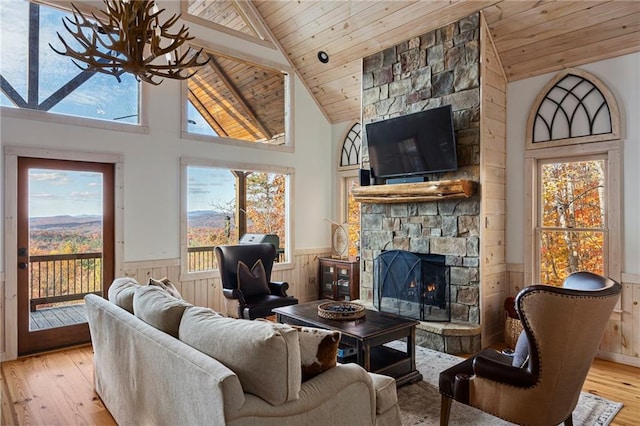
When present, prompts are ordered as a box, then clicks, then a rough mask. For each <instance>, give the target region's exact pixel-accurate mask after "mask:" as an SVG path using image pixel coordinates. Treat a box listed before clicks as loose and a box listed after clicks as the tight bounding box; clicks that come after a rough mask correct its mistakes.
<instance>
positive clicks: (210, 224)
mask: <svg viewBox="0 0 640 426" xmlns="http://www.w3.org/2000/svg"><path fill="white" fill-rule="evenodd" d="M226 217H227V214H226V213H222V212H216V211H212V210H196V211H192V212H189V213H188V214H187V223H188V226H189V228H224V226H225V219H226ZM232 220H233V219H232Z"/></svg>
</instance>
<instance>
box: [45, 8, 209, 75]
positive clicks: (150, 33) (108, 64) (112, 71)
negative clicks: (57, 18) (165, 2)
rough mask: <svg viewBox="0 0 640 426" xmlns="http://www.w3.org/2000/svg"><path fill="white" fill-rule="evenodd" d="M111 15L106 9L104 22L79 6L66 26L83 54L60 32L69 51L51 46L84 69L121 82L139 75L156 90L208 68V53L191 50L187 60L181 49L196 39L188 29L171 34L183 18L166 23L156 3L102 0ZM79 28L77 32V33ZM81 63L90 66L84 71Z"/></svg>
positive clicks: (186, 54) (61, 39) (65, 20)
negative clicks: (127, 76) (204, 56)
mask: <svg viewBox="0 0 640 426" xmlns="http://www.w3.org/2000/svg"><path fill="white" fill-rule="evenodd" d="M102 1H103V2H104V4H105V5H106V8H107V10H106V11H105V10H100V13H101V14H102V15H104V16H103V17H102V16H101V17H102V18H103V19H102V20H100V19H98V17H96V15H95V14H94V13H91V17H92V18H93V19H92V20H89V19H87V17H85V15H83V14H82V12H80V10H78V8H77V7H76V6H75V5H73V4H72V5H71V6H72V7H73V20H72V19H71V18H68V17H67V18H64V19H63V20H62V23H63V24H64V26H65V28H66V29H67V31H68V32H69V33H70V34H71V35H72V36H73V38H74V39H75V40H76V41H77V42H78V43H79V44H80V46H81V49H79V50H75V49H73V48H71V47H70V46H69V44H68V43H67V42H66V41H65V40H64V38H62V36H61V35H60V33H58V38H59V39H60V41H61V42H62V44H63V45H64V47H65V50H64V51H60V50H57V49H56V48H54V47H53V46H52V45H51V44H49V46H50V47H51V48H52V49H53V50H54V51H55V52H56V53H58V54H60V55H65V56H69V57H70V58H71V59H72V61H73V63H74V64H75V65H76V66H77V67H78V68H80V69H82V70H89V71H95V72H100V73H103V74H109V75H113V76H114V77H115V78H116V79H117V80H118V82H120V81H121V80H120V76H121V75H122V74H123V73H125V72H128V73H131V74H133V75H134V76H135V77H136V79H137V80H138V81H140V80H142V81H146V82H147V83H151V84H153V85H158V84H160V83H161V82H162V81H163V80H157V78H171V79H177V80H186V79H188V78H189V77H191V76H193V75H194V74H195V73H196V71H192V70H191V69H192V68H195V67H201V66H203V65H205V64H206V63H207V62H208V61H209V58H207V59H206V60H204V61H202V62H199V59H200V55H201V54H202V48H201V49H200V50H198V51H195V53H194V49H191V48H188V49H187V50H186V51H185V52H184V53H183V54H182V55H180V54H179V53H178V48H179V47H180V46H182V45H183V44H184V43H185V42H186V41H189V40H192V39H193V38H194V37H190V36H189V30H188V28H186V27H185V26H184V25H182V27H181V28H180V30H179V31H178V32H177V33H170V32H169V29H170V27H171V26H173V24H175V23H176V22H177V21H178V19H179V18H180V15H173V16H172V17H171V18H170V19H168V20H167V21H165V22H164V23H163V24H160V21H159V15H160V14H161V13H162V12H163V11H164V9H162V10H158V6H157V5H156V2H155V0H102ZM72 27H73V29H72ZM77 61H79V62H82V63H84V64H85V66H84V67H83V66H82V65H80V64H79V63H78V62H77Z"/></svg>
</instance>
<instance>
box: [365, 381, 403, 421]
mask: <svg viewBox="0 0 640 426" xmlns="http://www.w3.org/2000/svg"><path fill="white" fill-rule="evenodd" d="M369 375H370V376H371V380H373V387H374V388H375V389H376V413H378V414H381V413H384V412H385V411H387V410H388V409H390V408H392V407H393V406H394V405H396V404H397V403H398V393H397V392H396V380H395V379H394V378H393V377H389V376H383V375H382V374H376V373H369Z"/></svg>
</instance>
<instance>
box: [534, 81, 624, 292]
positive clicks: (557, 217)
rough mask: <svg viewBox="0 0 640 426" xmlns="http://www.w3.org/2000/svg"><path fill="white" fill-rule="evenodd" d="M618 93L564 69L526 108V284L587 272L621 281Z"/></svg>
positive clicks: (559, 280) (556, 281)
mask: <svg viewBox="0 0 640 426" xmlns="http://www.w3.org/2000/svg"><path fill="white" fill-rule="evenodd" d="M619 129H620V121H619V114H618V107H617V104H616V101H615V98H614V97H613V95H612V94H611V92H610V91H609V89H608V88H607V87H606V86H605V85H604V84H603V83H602V82H601V81H600V80H599V79H597V78H596V77H595V76H593V75H591V74H589V73H587V72H585V71H583V70H578V69H567V70H565V71H563V72H561V73H559V74H558V75H557V76H556V77H554V78H553V79H552V80H551V81H550V82H549V83H548V84H547V85H546V86H545V87H544V88H543V90H542V91H541V92H540V94H539V95H538V97H537V98H536V101H535V102H534V104H533V106H532V108H531V111H530V113H529V121H528V123H527V140H526V144H527V150H526V152H525V157H526V160H525V169H526V175H525V176H526V182H525V185H526V188H530V190H527V191H526V193H527V201H528V204H529V208H528V209H527V212H526V216H527V217H526V222H525V223H527V224H528V225H527V226H530V228H529V229H528V230H527V232H526V235H525V247H527V250H530V252H529V253H528V255H527V256H526V261H525V282H526V283H529V284H533V283H543V284H551V285H561V284H562V282H563V281H564V279H565V278H566V277H567V276H568V275H569V274H570V273H572V272H576V271H578V270H587V271H591V272H595V273H599V274H603V275H608V276H611V277H612V278H614V279H619V278H620V262H619V259H620V258H621V256H620V253H621V246H622V245H621V237H620V221H621V217H620V211H621V210H622V208H621V187H620V182H621V181H622V179H621V176H622V149H621V148H622V142H621V141H620V140H619V136H618V135H619Z"/></svg>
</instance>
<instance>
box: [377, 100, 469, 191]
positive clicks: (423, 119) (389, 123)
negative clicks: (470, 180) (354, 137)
mask: <svg viewBox="0 0 640 426" xmlns="http://www.w3.org/2000/svg"><path fill="white" fill-rule="evenodd" d="M366 133H367V144H368V147H369V162H370V164H371V176H372V177H375V178H398V177H410V176H420V175H424V174H426V173H435V172H445V171H451V170H456V169H457V168H458V158H457V155H456V138H455V132H454V129H453V113H452V109H451V105H445V106H442V107H438V108H434V109H429V110H425V111H420V112H416V113H413V114H408V115H403V116H400V117H394V118H390V119H387V120H381V121H376V122H374V123H369V124H367V125H366Z"/></svg>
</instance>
